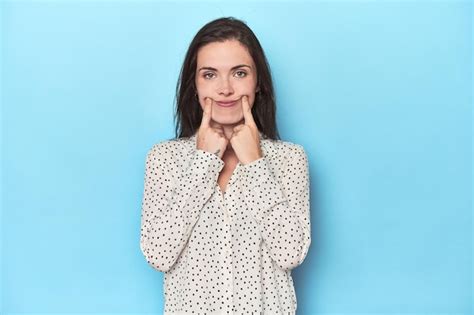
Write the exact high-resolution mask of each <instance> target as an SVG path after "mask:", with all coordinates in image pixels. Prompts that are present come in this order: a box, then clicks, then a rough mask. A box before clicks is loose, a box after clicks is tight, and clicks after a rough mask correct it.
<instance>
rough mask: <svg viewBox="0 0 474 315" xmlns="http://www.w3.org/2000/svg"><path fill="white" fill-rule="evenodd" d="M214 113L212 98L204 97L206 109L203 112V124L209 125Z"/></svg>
mask: <svg viewBox="0 0 474 315" xmlns="http://www.w3.org/2000/svg"><path fill="white" fill-rule="evenodd" d="M211 114H212V99H211V98H209V97H206V98H204V111H203V112H202V120H201V126H205V127H209V123H210V121H211Z"/></svg>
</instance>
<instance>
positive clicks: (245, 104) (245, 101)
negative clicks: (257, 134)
mask: <svg viewBox="0 0 474 315" xmlns="http://www.w3.org/2000/svg"><path fill="white" fill-rule="evenodd" d="M242 111H243V113H244V119H245V124H246V125H250V126H253V127H255V126H256V124H255V120H254V119H253V115H252V110H251V108H250V104H249V97H248V96H247V95H244V96H242Z"/></svg>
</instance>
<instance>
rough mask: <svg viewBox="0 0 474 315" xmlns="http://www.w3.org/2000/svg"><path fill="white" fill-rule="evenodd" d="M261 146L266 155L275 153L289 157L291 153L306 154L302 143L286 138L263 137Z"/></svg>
mask: <svg viewBox="0 0 474 315" xmlns="http://www.w3.org/2000/svg"><path fill="white" fill-rule="evenodd" d="M263 144H264V145H263V146H264V147H265V149H266V150H265V151H266V153H267V154H268V155H277V156H281V157H283V158H287V157H290V156H291V155H293V154H303V155H306V151H305V149H304V147H303V145H301V144H299V143H296V142H291V141H288V140H281V139H278V140H275V139H264V140H263Z"/></svg>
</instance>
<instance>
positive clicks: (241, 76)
mask: <svg viewBox="0 0 474 315" xmlns="http://www.w3.org/2000/svg"><path fill="white" fill-rule="evenodd" d="M236 73H243V75H239V76H238V77H240V78H243V77H245V76H246V75H247V73H246V72H245V71H237V72H236Z"/></svg>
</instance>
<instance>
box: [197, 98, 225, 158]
mask: <svg viewBox="0 0 474 315" xmlns="http://www.w3.org/2000/svg"><path fill="white" fill-rule="evenodd" d="M204 102H205V105H204V111H203V113H202V120H201V125H200V126H199V130H198V132H197V141H196V148H197V149H200V150H204V151H208V152H211V153H213V154H216V152H217V154H216V155H217V156H218V157H219V158H221V159H222V156H223V155H224V152H225V150H226V148H227V145H228V143H229V140H227V138H226V137H225V135H224V130H222V127H213V126H211V114H212V103H213V102H214V101H213V100H212V99H211V98H209V97H206V98H205V99H204Z"/></svg>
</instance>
